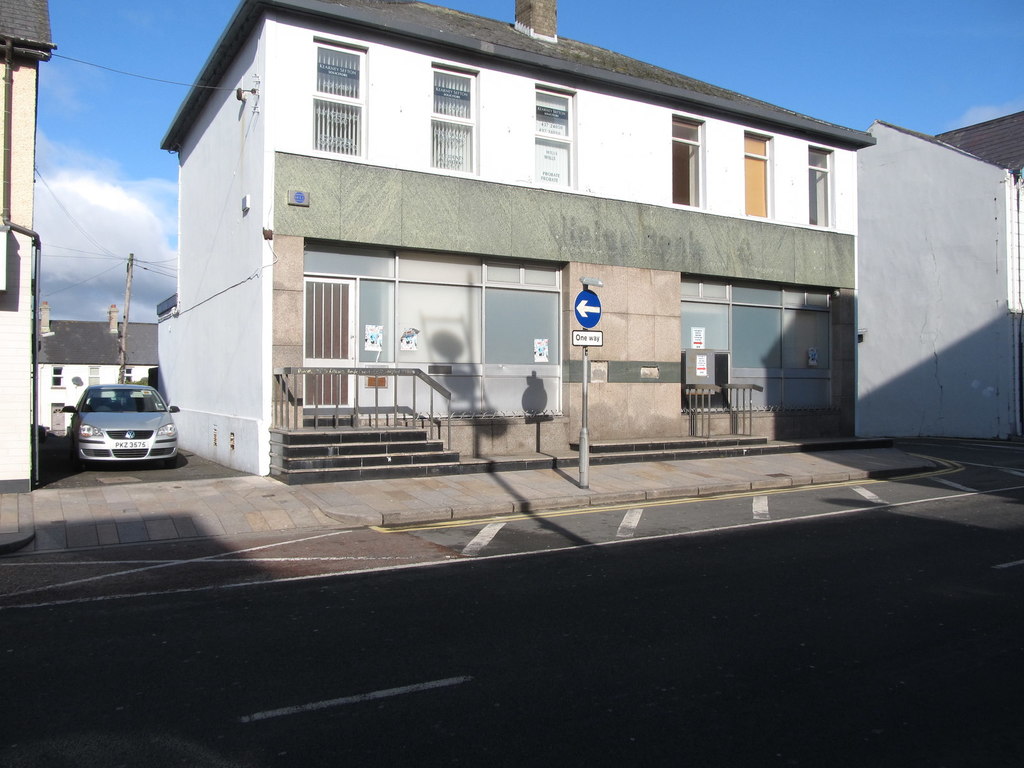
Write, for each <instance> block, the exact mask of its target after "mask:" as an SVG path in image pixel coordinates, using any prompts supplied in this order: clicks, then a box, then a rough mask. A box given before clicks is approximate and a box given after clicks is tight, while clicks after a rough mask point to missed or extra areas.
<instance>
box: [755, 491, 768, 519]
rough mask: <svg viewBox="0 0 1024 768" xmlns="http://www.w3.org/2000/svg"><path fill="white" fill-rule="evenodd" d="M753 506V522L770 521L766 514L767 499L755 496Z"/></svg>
mask: <svg viewBox="0 0 1024 768" xmlns="http://www.w3.org/2000/svg"><path fill="white" fill-rule="evenodd" d="M753 505H754V519H755V520H770V519H771V515H769V514H768V497H767V496H755V497H754V500H753Z"/></svg>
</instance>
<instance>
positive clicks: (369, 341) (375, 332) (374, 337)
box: [363, 325, 384, 352]
mask: <svg viewBox="0 0 1024 768" xmlns="http://www.w3.org/2000/svg"><path fill="white" fill-rule="evenodd" d="M383 343H384V326H383V325H368V326H366V330H365V333H364V335H363V349H364V350H365V351H366V352H380V351H381V350H382V349H383V348H384V347H383Z"/></svg>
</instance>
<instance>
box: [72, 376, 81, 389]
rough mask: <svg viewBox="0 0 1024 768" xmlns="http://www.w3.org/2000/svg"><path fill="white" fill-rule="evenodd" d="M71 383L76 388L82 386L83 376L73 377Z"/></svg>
mask: <svg viewBox="0 0 1024 768" xmlns="http://www.w3.org/2000/svg"><path fill="white" fill-rule="evenodd" d="M71 383H72V384H74V385H75V386H76V387H80V386H82V377H81V376H73V377H71Z"/></svg>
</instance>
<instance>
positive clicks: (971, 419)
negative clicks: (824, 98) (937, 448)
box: [857, 123, 1016, 437]
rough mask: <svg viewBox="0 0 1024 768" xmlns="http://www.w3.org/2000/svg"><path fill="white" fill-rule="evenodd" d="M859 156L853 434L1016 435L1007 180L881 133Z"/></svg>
mask: <svg viewBox="0 0 1024 768" xmlns="http://www.w3.org/2000/svg"><path fill="white" fill-rule="evenodd" d="M871 133H872V135H874V136H875V137H876V139H877V140H878V144H877V145H876V146H874V147H869V148H868V149H864V150H861V152H860V154H859V159H860V170H861V177H860V237H859V242H858V259H859V263H858V321H857V325H858V327H859V328H861V329H864V330H866V334H865V336H864V341H863V343H861V344H859V345H858V381H859V384H858V394H859V397H858V405H857V420H858V434H861V435H890V436H916V435H937V436H960V437H1005V436H1007V435H1008V434H1012V433H1013V431H1014V429H1015V402H1016V392H1015V377H1014V374H1013V365H1014V362H1013V361H1014V352H1013V344H1012V322H1011V315H1010V314H1009V313H1008V307H1007V298H1008V294H1007V269H1008V266H1009V265H1008V257H1009V251H1008V248H1007V242H1006V231H1007V222H1006V211H1007V187H1006V181H1007V176H1006V174H1005V173H1004V172H1003V170H1002V169H1000V168H997V167H996V166H992V165H989V164H987V163H984V162H982V161H980V160H977V159H976V158H973V157H970V156H968V155H966V154H964V153H962V152H959V151H957V150H954V149H952V148H950V147H946V146H944V145H941V144H939V143H938V142H935V141H931V140H928V139H927V138H922V137H919V136H915V135H911V134H908V133H906V132H903V131H899V130H896V129H894V128H892V127H889V126H886V125H883V124H880V123H876V124H875V125H874V126H872V128H871Z"/></svg>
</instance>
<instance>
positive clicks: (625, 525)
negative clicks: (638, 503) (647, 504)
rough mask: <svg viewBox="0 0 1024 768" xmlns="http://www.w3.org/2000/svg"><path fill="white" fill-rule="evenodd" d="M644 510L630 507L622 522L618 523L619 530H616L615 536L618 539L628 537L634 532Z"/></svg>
mask: <svg viewBox="0 0 1024 768" xmlns="http://www.w3.org/2000/svg"><path fill="white" fill-rule="evenodd" d="M643 514H644V511H643V510H642V509H631V510H629V512H627V513H626V516H625V517H623V518H622V522H621V523H620V524H619V530H618V531H617V532H616V534H615V535H616V536H617V537H618V538H620V539H628V538H630V537H631V536H632V535H633V534H634V533H635V532H636V527H637V525H639V524H640V518H641V517H642V516H643Z"/></svg>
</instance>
